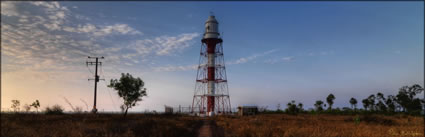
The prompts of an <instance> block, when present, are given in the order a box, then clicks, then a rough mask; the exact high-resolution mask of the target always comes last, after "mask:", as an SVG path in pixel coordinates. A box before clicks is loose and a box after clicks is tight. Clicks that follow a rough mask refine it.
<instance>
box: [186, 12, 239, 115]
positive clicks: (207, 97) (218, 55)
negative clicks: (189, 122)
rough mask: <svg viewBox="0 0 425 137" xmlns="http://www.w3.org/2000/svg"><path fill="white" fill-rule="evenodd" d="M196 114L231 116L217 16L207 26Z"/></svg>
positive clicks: (195, 108) (193, 104) (212, 17)
mask: <svg viewBox="0 0 425 137" xmlns="http://www.w3.org/2000/svg"><path fill="white" fill-rule="evenodd" d="M201 42H202V45H201V53H200V58H199V66H198V71H197V78H196V85H195V94H194V96H193V101H192V113H197V114H200V115H207V116H214V115H216V114H228V113H231V107H230V97H229V91H228V85H227V76H226V69H225V63H224V57H223V55H224V54H223V40H222V38H221V37H220V33H219V29H218V21H217V19H216V18H215V16H214V15H211V16H209V17H208V19H207V20H206V22H205V33H204V35H203V37H202V40H201Z"/></svg>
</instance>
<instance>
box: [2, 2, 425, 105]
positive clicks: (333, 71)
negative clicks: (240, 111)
mask: <svg viewBox="0 0 425 137" xmlns="http://www.w3.org/2000/svg"><path fill="white" fill-rule="evenodd" d="M1 7H2V8H1V10H2V11H1V18H2V21H1V25H2V27H1V36H2V38H1V48H2V50H1V62H2V63H1V70H2V72H1V73H2V80H1V85H2V86H1V92H2V93H1V105H2V106H1V109H2V111H3V109H4V108H10V105H11V104H12V103H11V100H14V99H16V100H20V101H21V106H23V105H24V104H31V103H32V102H33V101H35V100H36V99H38V100H39V101H40V104H41V108H45V107H47V106H52V105H54V104H60V105H61V106H63V107H64V108H66V110H67V111H68V110H71V109H70V106H69V105H68V104H67V103H66V101H65V99H64V97H65V98H66V99H67V100H69V101H70V102H71V103H72V104H73V105H74V106H81V107H83V108H84V109H85V105H84V104H83V102H82V101H81V100H84V101H86V102H87V103H88V106H89V107H88V108H89V110H88V111H90V109H91V108H92V105H93V86H94V82H93V81H88V80H87V79H90V78H93V74H92V73H93V72H94V67H93V66H86V64H85V62H86V61H88V60H87V56H104V57H105V59H103V60H100V61H101V62H102V66H101V67H100V68H99V72H100V77H101V78H104V79H105V81H100V82H99V83H98V91H97V95H98V96H97V108H98V110H99V111H101V110H105V111H119V110H120V109H119V105H120V104H122V102H121V99H120V98H119V97H118V95H117V94H116V91H114V90H112V89H110V88H107V87H106V85H107V84H109V80H110V79H119V77H120V76H121V73H130V74H132V75H133V76H134V77H140V78H141V79H142V80H143V81H144V82H145V86H146V88H147V94H148V96H147V97H143V101H141V102H138V104H139V105H137V106H135V107H134V108H131V109H130V110H129V112H140V111H145V110H150V111H152V110H155V111H157V112H163V111H164V105H167V106H172V107H178V106H179V105H181V106H182V107H187V106H189V105H191V104H192V98H193V94H194V87H195V78H196V68H197V65H198V59H199V51H200V48H201V39H202V34H203V33H204V32H203V31H204V28H203V27H204V23H205V21H206V19H207V18H208V16H209V15H210V12H211V11H212V12H214V15H215V16H216V18H217V20H218V22H219V31H220V32H221V34H222V38H223V48H224V58H225V62H226V71H227V78H228V85H229V94H230V101H231V104H232V108H236V107H237V106H239V105H244V104H255V105H258V106H268V109H272V110H274V109H275V108H276V105H277V104H280V105H281V108H285V107H286V103H288V102H290V101H291V100H295V101H296V102H297V103H298V102H301V103H303V104H304V108H305V109H309V108H313V107H314V106H313V104H314V102H315V101H316V100H322V101H324V102H325V101H326V96H328V95H329V94H330V93H332V94H334V95H335V97H336V99H335V101H334V102H335V103H334V108H337V107H339V108H342V107H350V104H349V103H348V101H349V99H350V98H351V97H354V98H356V99H357V101H358V102H359V103H358V105H357V106H358V108H362V105H361V99H364V98H367V97H368V96H369V95H371V94H376V93H377V92H381V93H383V94H384V95H385V96H387V95H390V94H391V95H395V94H397V92H398V89H399V88H401V87H402V86H411V85H413V84H419V85H420V86H422V87H424V77H423V76H424V72H423V71H424V64H423V62H424V40H423V38H424V31H423V30H424V25H423V24H424V5H423V1H419V2H123V3H116V2H10V1H8V2H2V3H1ZM423 94H424V93H421V94H419V95H417V96H419V97H420V98H422V97H423V96H424V95H423Z"/></svg>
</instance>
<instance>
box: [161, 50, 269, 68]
mask: <svg viewBox="0 0 425 137" xmlns="http://www.w3.org/2000/svg"><path fill="white" fill-rule="evenodd" d="M276 51H277V49H272V50H268V51H265V52H262V53H256V54H253V55H251V56H248V57H242V58H239V59H237V60H235V61H230V62H226V65H237V64H243V63H248V62H250V61H253V60H254V59H256V58H259V57H262V56H266V55H268V54H271V53H273V52H276ZM198 66H199V64H193V65H186V66H181V65H168V66H161V67H155V68H153V69H154V71H188V70H196V69H198Z"/></svg>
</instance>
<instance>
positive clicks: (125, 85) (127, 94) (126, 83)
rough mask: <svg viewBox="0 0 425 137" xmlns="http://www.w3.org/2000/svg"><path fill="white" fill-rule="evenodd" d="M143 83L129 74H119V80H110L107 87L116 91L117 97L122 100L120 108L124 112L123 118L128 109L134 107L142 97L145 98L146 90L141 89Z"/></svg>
mask: <svg viewBox="0 0 425 137" xmlns="http://www.w3.org/2000/svg"><path fill="white" fill-rule="evenodd" d="M144 85H145V83H144V82H143V81H142V79H140V78H134V77H133V76H131V75H130V74H129V73H127V74H124V73H122V74H121V78H120V79H119V80H117V79H111V83H110V84H109V85H108V87H110V88H113V89H114V90H116V91H118V95H119V96H120V97H121V98H123V100H124V104H123V105H121V108H123V110H125V112H124V116H126V115H127V112H128V109H129V108H131V107H133V106H136V103H137V102H138V101H141V100H142V97H144V96H147V94H146V88H143V87H144Z"/></svg>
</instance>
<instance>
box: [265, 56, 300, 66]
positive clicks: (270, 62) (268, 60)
mask: <svg viewBox="0 0 425 137" xmlns="http://www.w3.org/2000/svg"><path fill="white" fill-rule="evenodd" d="M294 60H295V57H293V56H288V57H282V58H274V59H267V60H265V61H264V63H269V64H276V63H279V62H291V61H294Z"/></svg>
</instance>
